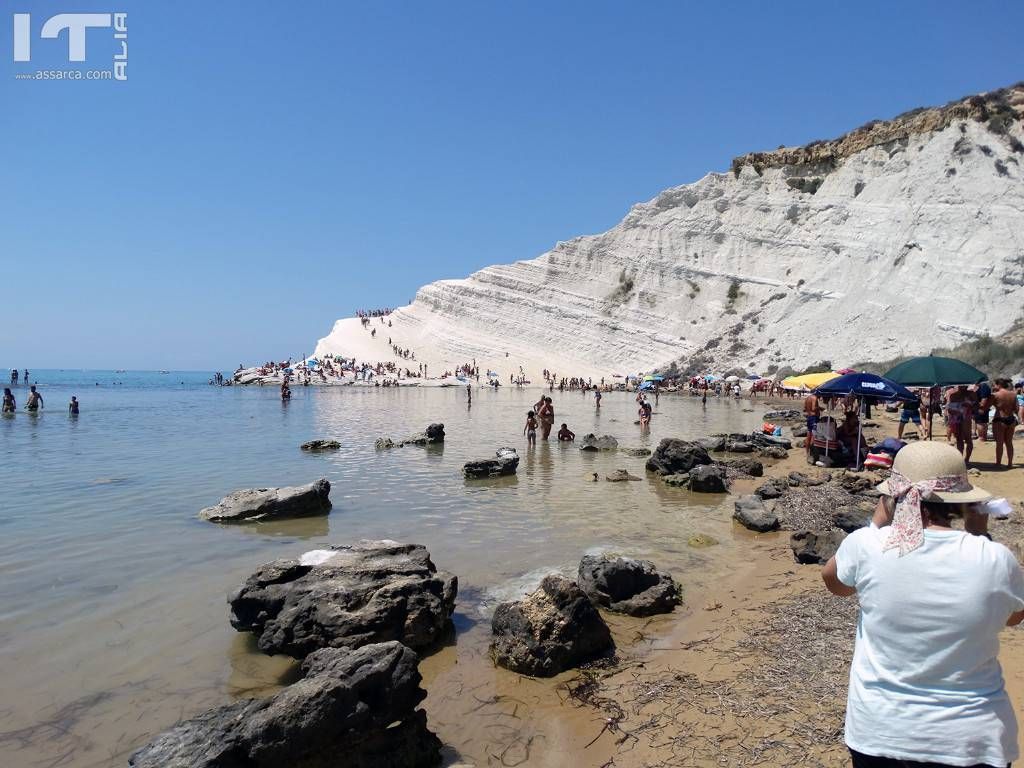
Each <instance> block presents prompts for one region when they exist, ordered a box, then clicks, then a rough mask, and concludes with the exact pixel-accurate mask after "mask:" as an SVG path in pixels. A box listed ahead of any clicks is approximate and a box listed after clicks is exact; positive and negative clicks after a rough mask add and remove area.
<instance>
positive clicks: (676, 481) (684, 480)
mask: <svg viewBox="0 0 1024 768" xmlns="http://www.w3.org/2000/svg"><path fill="white" fill-rule="evenodd" d="M661 479H662V480H664V481H665V485H668V486H671V487H672V488H689V487H690V473H689V472H677V473H676V474H674V475H665V476H664V477H662V478H661Z"/></svg>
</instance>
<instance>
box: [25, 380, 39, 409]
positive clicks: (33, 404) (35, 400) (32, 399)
mask: <svg viewBox="0 0 1024 768" xmlns="http://www.w3.org/2000/svg"><path fill="white" fill-rule="evenodd" d="M42 405H43V396H42V395H41V394H39V393H38V392H36V385H35V384H33V385H32V386H31V387H29V388H28V400H26V401H25V408H26V410H29V411H33V412H35V411H38V410H39V409H40V407H42Z"/></svg>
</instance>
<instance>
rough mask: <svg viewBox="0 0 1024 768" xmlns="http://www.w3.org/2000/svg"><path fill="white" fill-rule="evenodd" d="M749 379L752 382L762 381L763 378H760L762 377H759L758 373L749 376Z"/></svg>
mask: <svg viewBox="0 0 1024 768" xmlns="http://www.w3.org/2000/svg"><path fill="white" fill-rule="evenodd" d="M747 378H748V379H749V380H750V381H760V380H761V377H760V376H758V375H757V374H756V373H752V374H750V375H749V376H747Z"/></svg>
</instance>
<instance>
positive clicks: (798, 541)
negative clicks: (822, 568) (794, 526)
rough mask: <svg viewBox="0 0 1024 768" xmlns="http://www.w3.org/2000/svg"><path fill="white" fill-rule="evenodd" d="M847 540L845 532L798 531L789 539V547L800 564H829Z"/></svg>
mask: <svg viewBox="0 0 1024 768" xmlns="http://www.w3.org/2000/svg"><path fill="white" fill-rule="evenodd" d="M845 538H846V532H845V531H825V532H822V533H817V532H814V531H797V532H796V533H794V534H793V535H792V536H790V537H789V546H790V548H791V549H792V550H793V557H794V558H796V561H797V562H798V563H804V564H805V565H810V564H815V563H817V564H821V563H826V562H828V559H829V558H830V557H832V555H834V554H835V553H836V550H837V549H839V545H840V544H842V543H843V539H845Z"/></svg>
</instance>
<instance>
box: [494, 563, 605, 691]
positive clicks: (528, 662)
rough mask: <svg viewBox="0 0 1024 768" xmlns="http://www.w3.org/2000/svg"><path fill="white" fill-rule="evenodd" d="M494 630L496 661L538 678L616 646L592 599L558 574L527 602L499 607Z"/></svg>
mask: <svg viewBox="0 0 1024 768" xmlns="http://www.w3.org/2000/svg"><path fill="white" fill-rule="evenodd" d="M491 630H492V632H493V633H494V638H493V640H492V641H491V658H493V659H494V662H495V663H496V664H497V665H498V666H501V667H505V668H506V669H510V670H512V671H513V672H519V673H520V674H524V675H531V676H533V677H551V676H552V675H557V674H558V673H559V672H562V671H564V670H566V669H570V668H572V667H576V666H579V665H580V664H582V663H584V662H586V661H589V660H591V659H594V658H596V657H598V656H601V655H604V654H606V653H608V652H609V651H611V650H613V649H614V648H615V644H614V642H613V641H612V635H611V632H610V631H609V630H608V625H607V624H605V623H604V619H602V618H601V615H600V614H599V613H598V612H597V609H596V608H595V607H594V604H593V603H591V602H590V599H589V598H588V597H587V596H586V595H585V594H584V593H583V591H582V590H581V589H580V588H579V586H578V585H577V584H576V583H575V582H572V581H569V579H567V578H565V577H564V576H558V575H554V574H553V575H550V576H545V577H544V580H543V581H542V582H541V584H540V587H539V588H538V589H537V590H535V591H534V592H531V593H530V594H529V595H527V596H526V597H524V598H523V599H522V600H517V601H515V602H509V603H501V604H500V605H499V606H498V607H497V608H495V610H494V618H493V619H492V620H491Z"/></svg>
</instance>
